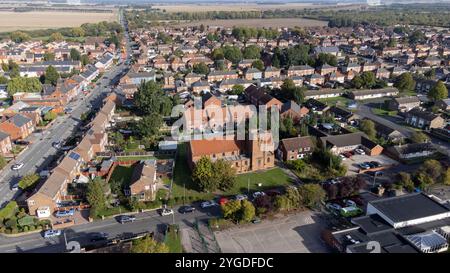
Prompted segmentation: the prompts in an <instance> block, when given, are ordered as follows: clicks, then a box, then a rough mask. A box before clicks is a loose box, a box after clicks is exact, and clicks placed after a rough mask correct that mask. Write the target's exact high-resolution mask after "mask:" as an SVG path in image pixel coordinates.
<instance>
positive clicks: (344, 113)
mask: <svg viewBox="0 0 450 273" xmlns="http://www.w3.org/2000/svg"><path fill="white" fill-rule="evenodd" d="M327 112H328V113H331V114H333V115H334V118H335V119H336V120H339V121H342V122H351V121H352V120H354V119H356V117H355V115H354V114H353V113H352V111H349V110H347V109H344V108H341V107H338V106H331V108H330V109H329V110H328V111H327Z"/></svg>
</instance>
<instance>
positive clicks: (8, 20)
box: [0, 11, 117, 32]
mask: <svg viewBox="0 0 450 273" xmlns="http://www.w3.org/2000/svg"><path fill="white" fill-rule="evenodd" d="M115 20H117V13H116V12H112V13H94V12H93V13H90V12H62V11H33V12H26V13H18V12H12V11H0V32H5V31H14V30H35V29H47V28H61V27H75V26H80V25H82V24H84V23H97V22H101V21H115Z"/></svg>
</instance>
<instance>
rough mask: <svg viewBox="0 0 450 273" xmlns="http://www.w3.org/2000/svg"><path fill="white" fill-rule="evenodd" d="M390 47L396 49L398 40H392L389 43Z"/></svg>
mask: <svg viewBox="0 0 450 273" xmlns="http://www.w3.org/2000/svg"><path fill="white" fill-rule="evenodd" d="M387 46H388V47H396V46H397V40H395V39H394V38H390V39H389V41H388V43H387Z"/></svg>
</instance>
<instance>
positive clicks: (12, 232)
mask: <svg viewBox="0 0 450 273" xmlns="http://www.w3.org/2000/svg"><path fill="white" fill-rule="evenodd" d="M17 233H19V230H18V229H17V228H11V234H17Z"/></svg>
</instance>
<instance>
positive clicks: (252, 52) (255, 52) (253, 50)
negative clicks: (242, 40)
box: [242, 45, 261, 59]
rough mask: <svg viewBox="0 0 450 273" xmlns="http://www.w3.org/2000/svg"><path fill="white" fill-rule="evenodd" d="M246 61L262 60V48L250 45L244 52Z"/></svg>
mask: <svg viewBox="0 0 450 273" xmlns="http://www.w3.org/2000/svg"><path fill="white" fill-rule="evenodd" d="M242 54H243V57H244V59H259V58H261V48H260V47H259V46H257V45H249V46H247V47H246V48H244V50H243V53H242Z"/></svg>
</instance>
